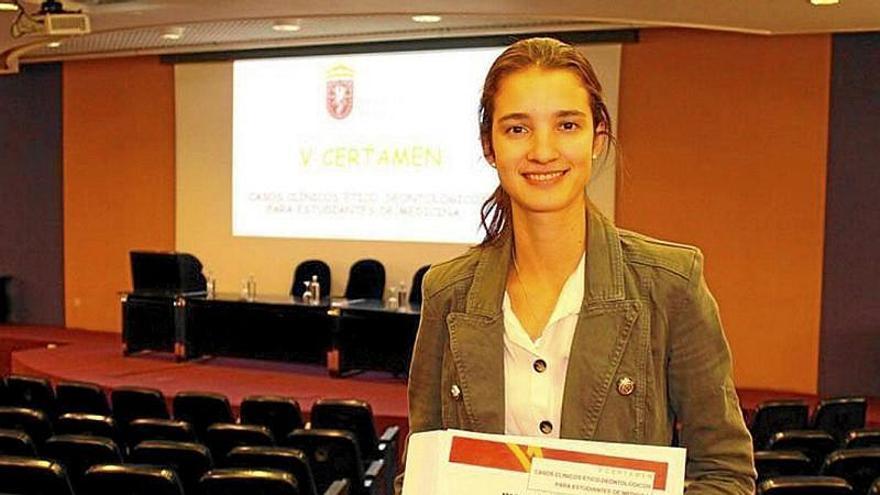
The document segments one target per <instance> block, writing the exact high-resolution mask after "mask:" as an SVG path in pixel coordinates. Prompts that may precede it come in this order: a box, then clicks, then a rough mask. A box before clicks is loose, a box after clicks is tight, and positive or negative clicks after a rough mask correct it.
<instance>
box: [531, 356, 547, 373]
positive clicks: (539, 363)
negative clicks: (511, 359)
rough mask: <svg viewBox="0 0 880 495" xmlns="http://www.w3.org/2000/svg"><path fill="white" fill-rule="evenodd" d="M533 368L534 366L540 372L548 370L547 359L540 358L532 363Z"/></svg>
mask: <svg viewBox="0 0 880 495" xmlns="http://www.w3.org/2000/svg"><path fill="white" fill-rule="evenodd" d="M532 368H534V370H535V371H537V372H538V373H543V372H544V371H546V370H547V361H544V360H543V359H538V360H536V361H535V362H534V363H532Z"/></svg>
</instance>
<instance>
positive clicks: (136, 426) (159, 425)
mask: <svg viewBox="0 0 880 495" xmlns="http://www.w3.org/2000/svg"><path fill="white" fill-rule="evenodd" d="M145 440H168V441H172V442H195V441H197V439H196V432H195V430H193V428H192V425H190V424H189V423H187V422H186V421H178V420H175V419H156V418H141V419H135V420H134V421H132V422H131V423H129V424H128V428H126V429H125V441H126V444H127V445H128V448H129V449H131V448H133V447H134V446H135V445H137V444H139V443H141V442H143V441H145Z"/></svg>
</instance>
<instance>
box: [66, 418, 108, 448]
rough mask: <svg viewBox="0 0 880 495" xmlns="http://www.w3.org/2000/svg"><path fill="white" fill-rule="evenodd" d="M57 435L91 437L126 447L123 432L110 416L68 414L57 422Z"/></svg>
mask: <svg viewBox="0 0 880 495" xmlns="http://www.w3.org/2000/svg"><path fill="white" fill-rule="evenodd" d="M55 433H56V434H58V435H91V436H96V437H104V438H109V439H111V440H113V441H114V442H115V443H116V445H118V446H119V447H120V448H124V447H125V443H124V439H123V437H122V432H121V431H120V430H119V428H117V427H116V421H114V420H113V418H111V417H109V416H101V415H98V414H83V413H67V414H62V415H61V416H59V417H58V418H57V419H56V420H55Z"/></svg>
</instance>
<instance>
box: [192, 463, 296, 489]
mask: <svg viewBox="0 0 880 495" xmlns="http://www.w3.org/2000/svg"><path fill="white" fill-rule="evenodd" d="M199 485H200V488H201V493H203V494H204V495H253V494H257V493H258V494H260V495H299V494H300V491H299V490H298V489H297V485H296V480H295V479H294V478H293V476H292V475H291V474H290V473H285V472H283V471H273V470H260V469H240V468H226V469H214V470H212V471H210V472H209V473H208V474H206V475H205V476H203V477H202V480H201V482H200V483H199Z"/></svg>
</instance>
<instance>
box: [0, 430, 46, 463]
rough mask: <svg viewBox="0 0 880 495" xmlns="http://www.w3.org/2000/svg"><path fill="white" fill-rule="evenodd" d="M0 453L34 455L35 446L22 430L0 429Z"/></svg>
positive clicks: (35, 452) (19, 455) (21, 455)
mask: <svg viewBox="0 0 880 495" xmlns="http://www.w3.org/2000/svg"><path fill="white" fill-rule="evenodd" d="M0 455H6V456H10V455H11V456H18V457H36V456H37V447H36V446H35V445H34V442H33V441H31V437H29V436H28V434H27V433H25V432H23V431H19V430H0Z"/></svg>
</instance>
